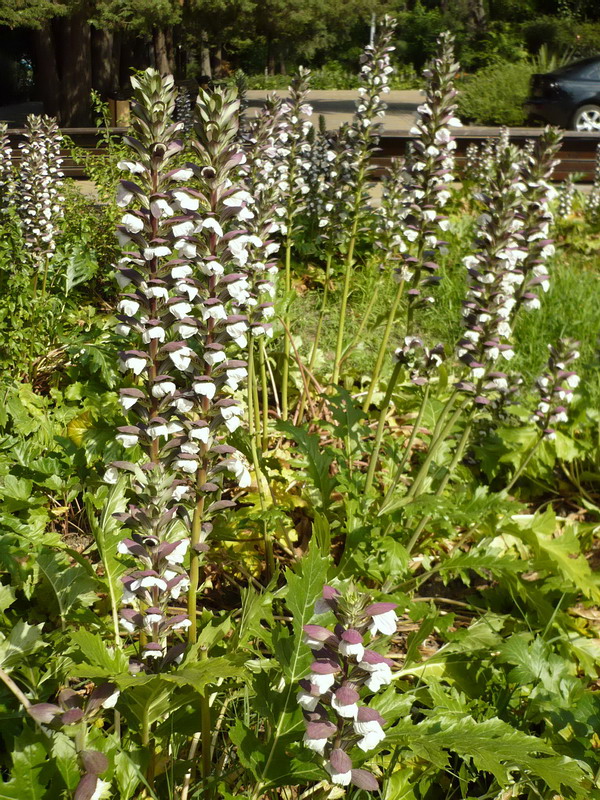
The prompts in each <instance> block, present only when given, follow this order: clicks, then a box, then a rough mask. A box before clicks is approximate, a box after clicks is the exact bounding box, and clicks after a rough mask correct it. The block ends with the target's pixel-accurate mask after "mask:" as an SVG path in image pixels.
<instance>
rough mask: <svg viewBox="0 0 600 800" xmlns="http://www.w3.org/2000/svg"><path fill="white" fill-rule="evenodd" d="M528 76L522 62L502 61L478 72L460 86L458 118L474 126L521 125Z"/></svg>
mask: <svg viewBox="0 0 600 800" xmlns="http://www.w3.org/2000/svg"><path fill="white" fill-rule="evenodd" d="M532 74H533V68H532V66H531V65H530V64H527V63H526V62H522V63H516V64H512V63H510V62H508V61H504V62H499V63H498V64H493V65H491V66H489V67H486V68H485V69H482V70H481V71H480V72H479V73H477V75H475V76H473V77H472V78H468V79H466V80H465V81H464V83H463V85H462V86H461V87H460V88H461V93H460V95H459V100H458V103H459V111H460V115H461V117H462V118H463V119H464V120H465V121H468V122H473V123H475V124H478V125H522V124H523V122H524V121H525V112H524V111H523V103H524V101H525V100H526V98H527V95H528V92H529V81H530V78H531V75H532Z"/></svg>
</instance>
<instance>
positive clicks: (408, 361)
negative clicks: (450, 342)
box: [394, 336, 445, 386]
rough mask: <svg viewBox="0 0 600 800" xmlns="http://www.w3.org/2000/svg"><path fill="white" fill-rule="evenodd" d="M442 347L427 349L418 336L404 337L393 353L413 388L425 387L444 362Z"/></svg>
mask: <svg viewBox="0 0 600 800" xmlns="http://www.w3.org/2000/svg"><path fill="white" fill-rule="evenodd" d="M444 358H445V353H444V345H443V344H441V343H440V344H436V345H435V346H434V347H431V348H428V347H425V345H424V344H423V340H422V339H420V338H419V337H418V336H406V337H405V339H404V344H403V346H402V347H398V348H397V350H396V352H395V353H394V359H395V360H396V362H397V363H399V364H403V365H404V366H406V368H407V370H408V377H409V380H410V381H411V382H412V383H414V384H415V386H425V384H427V383H429V381H430V380H431V378H432V377H433V375H434V373H435V372H436V371H437V370H438V368H439V367H440V365H441V364H442V362H443V361H444Z"/></svg>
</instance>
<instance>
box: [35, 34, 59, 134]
mask: <svg viewBox="0 0 600 800" xmlns="http://www.w3.org/2000/svg"><path fill="white" fill-rule="evenodd" d="M32 33H33V43H34V48H35V67H36V69H35V80H36V84H37V86H38V88H39V90H40V95H41V99H42V102H43V103H44V113H45V114H48V115H49V116H51V117H58V121H59V123H62V119H60V81H59V78H58V69H57V65H56V52H55V47H54V33H53V31H52V25H51V23H50V22H49V21H46V22H45V23H44V24H43V25H42V27H41V28H39V29H38V30H34V31H33V32H32Z"/></svg>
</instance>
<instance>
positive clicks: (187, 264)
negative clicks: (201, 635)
mask: <svg viewBox="0 0 600 800" xmlns="http://www.w3.org/2000/svg"><path fill="white" fill-rule="evenodd" d="M133 85H134V89H135V95H134V100H135V102H134V104H133V107H132V127H133V134H134V136H133V137H131V138H130V137H126V139H125V141H126V142H127V143H128V144H129V145H130V147H131V148H132V150H133V151H134V156H133V158H132V160H124V161H122V162H120V165H119V166H120V167H121V168H122V169H123V170H125V171H126V172H128V173H129V174H130V175H131V177H132V180H123V181H122V182H121V187H120V189H119V193H118V200H117V202H118V205H119V206H120V207H121V208H123V209H126V212H125V214H124V216H123V219H122V223H121V225H120V226H119V229H118V236H119V239H120V241H121V244H122V245H123V246H125V247H128V248H130V249H129V251H128V252H127V253H126V255H125V257H124V258H123V259H122V260H121V262H120V263H119V265H118V281H119V283H120V285H121V287H122V288H124V289H126V290H127V291H125V293H124V294H122V296H121V301H120V303H119V312H120V313H119V314H118V320H119V325H118V332H119V333H120V334H121V335H123V336H124V337H126V338H128V339H129V347H128V348H127V349H124V350H123V352H122V353H121V368H122V370H123V371H124V372H125V373H127V374H129V375H130V378H131V379H130V384H131V385H130V386H128V387H126V388H123V389H122V390H121V404H122V406H123V409H124V411H125V412H126V413H127V414H128V415H129V416H130V417H132V418H133V419H132V423H133V424H130V425H126V426H123V427H121V428H120V429H119V434H118V437H117V438H118V439H119V440H120V441H121V443H122V444H123V445H124V446H125V447H127V448H132V447H136V446H139V447H140V448H141V450H142V452H143V453H144V455H145V457H146V459H147V460H146V461H145V462H144V463H141V464H139V465H138V464H133V463H130V462H115V463H114V464H113V465H112V466H111V467H109V469H108V470H107V476H106V477H107V480H109V481H111V482H114V481H116V480H117V477H118V470H119V469H126V470H129V472H131V473H133V483H132V486H131V488H132V490H133V493H134V496H135V497H136V500H137V503H136V504H132V505H131V506H130V508H129V510H128V512H127V513H126V514H124V515H122V516H121V519H122V521H123V522H124V523H125V525H127V526H129V527H130V528H132V529H133V531H134V534H132V536H131V538H129V539H126V540H124V542H123V543H122V546H121V552H123V553H124V554H127V555H129V556H130V557H132V558H134V559H135V560H136V561H137V565H136V566H137V569H136V570H135V571H134V572H132V573H130V574H129V575H127V576H126V577H125V578H124V579H123V583H124V588H125V595H124V602H125V604H129V605H131V606H132V609H128V610H127V611H126V612H124V613H122V615H121V617H122V620H123V625H124V627H125V628H126V630H127V631H128V632H130V633H132V632H133V633H138V634H141V633H142V632H144V633H145V635H144V637H140V641H141V639H142V638H143V640H144V644H143V645H141V651H140V657H141V662H142V664H143V665H144V668H145V669H149V668H155V669H156V668H158V669H159V668H161V667H162V666H164V665H165V664H169V663H172V662H173V661H175V660H177V658H178V657H179V656H180V655H181V647H180V644H179V643H177V644H175V645H173V646H169V639H170V637H171V635H172V634H173V633H174V632H176V631H179V630H183V629H185V628H187V627H189V626H190V625H193V621H194V615H195V602H196V601H195V594H194V593H195V590H196V589H197V578H198V573H197V559H198V555H199V553H200V552H202V551H203V550H205V549H206V545H205V543H204V540H205V538H206V536H207V535H208V534H209V533H210V530H211V523H210V521H209V520H210V517H211V515H212V514H214V513H216V512H218V511H221V510H222V509H224V508H227V507H230V506H232V505H233V504H234V503H233V501H232V500H229V499H222V497H221V493H222V492H223V490H224V488H225V487H224V485H223V483H224V477H225V475H229V476H231V477H232V478H233V479H234V480H235V482H236V484H237V486H238V487H240V488H245V487H247V486H249V485H250V473H249V470H248V468H247V466H246V463H245V461H244V459H243V457H242V456H241V454H240V453H238V452H237V451H236V450H235V448H233V447H231V446H230V445H229V444H227V442H226V438H227V435H228V434H229V433H231V432H233V431H235V430H236V429H237V428H238V427H239V426H240V425H241V424H242V417H243V413H244V412H243V408H242V406H241V405H240V403H239V402H238V401H237V400H236V399H235V398H234V397H233V394H234V393H235V392H236V390H237V389H238V386H239V384H240V383H241V382H243V381H244V380H245V378H246V375H247V370H246V362H245V361H244V360H240V359H237V358H235V357H232V355H235V351H236V350H239V349H240V348H244V347H245V346H246V343H247V339H246V334H247V331H248V328H249V323H248V320H247V316H246V314H245V313H244V312H245V310H246V308H247V307H248V305H249V304H250V303H251V301H252V297H251V294H250V284H249V281H248V277H247V274H246V271H245V270H246V268H247V265H248V263H249V262H252V261H253V259H254V256H253V254H252V253H253V249H254V248H260V247H262V246H263V242H262V241H261V240H258V239H257V237H255V236H254V235H252V234H249V233H248V230H247V228H246V223H247V221H248V219H252V218H253V216H254V215H253V212H252V211H251V210H250V206H251V205H252V197H251V196H250V195H249V194H248V192H247V191H245V189H244V188H243V187H242V186H241V185H240V184H238V183H236V182H235V180H236V177H237V173H238V167H239V165H240V164H241V163H242V162H243V160H244V154H243V152H242V151H241V150H240V147H239V145H238V142H237V130H238V129H237V114H236V112H237V109H238V106H237V100H236V97H235V90H232V89H225V90H217V91H215V92H214V93H212V94H207V93H205V92H201V93H200V96H199V98H198V104H197V114H198V119H197V125H196V133H197V137H198V138H197V140H194V141H193V142H192V146H193V147H194V148H195V150H196V151H197V153H198V155H199V162H200V165H197V164H189V165H185V166H183V167H181V166H179V167H175V168H169V167H170V164H169V162H170V161H171V159H173V158H174V157H175V156H176V155H177V154H178V153H180V152H181V150H182V143H181V141H179V140H177V139H175V138H174V137H175V135H176V134H177V133H179V132H180V131H181V129H182V125H183V124H182V123H181V122H180V123H175V124H173V123H171V121H170V116H171V114H172V113H173V109H174V103H175V97H174V94H175V93H174V87H173V81H172V79H169V78H167V79H166V80H165V81H164V82H163V81H162V80H161V78H160V75H159V74H158V73H157V72H156V71H155V70H147V71H146V72H145V73H144V74H143V75H142V76H141V77H139V78H135V79H133ZM193 178H195V179H196V185H195V186H190V185H188V183H189V182H191V181H192V179H193ZM188 500H191V501H192V503H193V504H194V511H193V520H192V533H191V539H190V541H189V542H188V540H187V537H185V536H184V535H182V532H183V530H184V526H183V522H182V517H183V516H185V513H186V512H185V511H184V508H183V507H182V501H183V502H186V501H188ZM140 501H141V502H140ZM138 503H139V505H138ZM188 548H189V551H190V564H191V567H190V569H191V572H190V576H189V577H188V575H187V573H186V571H185V568H184V566H183V562H184V560H185V558H186V552H187V551H188ZM195 565H196V566H195ZM195 583H196V585H195ZM188 587H190V591H189V599H188V606H189V610H188V614H189V616H188V615H185V614H181V613H175V615H174V616H170V615H169V611H168V609H169V608H170V606H171V604H172V601H173V600H177V599H178V597H179V596H180V595H181V594H182V593H185V592H186V591H187V590H188Z"/></svg>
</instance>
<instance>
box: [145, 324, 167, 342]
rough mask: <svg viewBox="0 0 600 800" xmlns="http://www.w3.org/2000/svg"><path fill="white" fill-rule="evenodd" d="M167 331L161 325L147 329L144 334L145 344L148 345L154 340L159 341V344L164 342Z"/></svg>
mask: <svg viewBox="0 0 600 800" xmlns="http://www.w3.org/2000/svg"><path fill="white" fill-rule="evenodd" d="M165 335H166V333H165V329H164V328H162V327H161V326H160V325H155V326H154V327H152V328H147V329H146V330H145V331H144V332H143V333H142V341H143V342H144V343H145V344H148V343H149V342H151V341H152V339H158V341H159V342H164V340H165Z"/></svg>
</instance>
